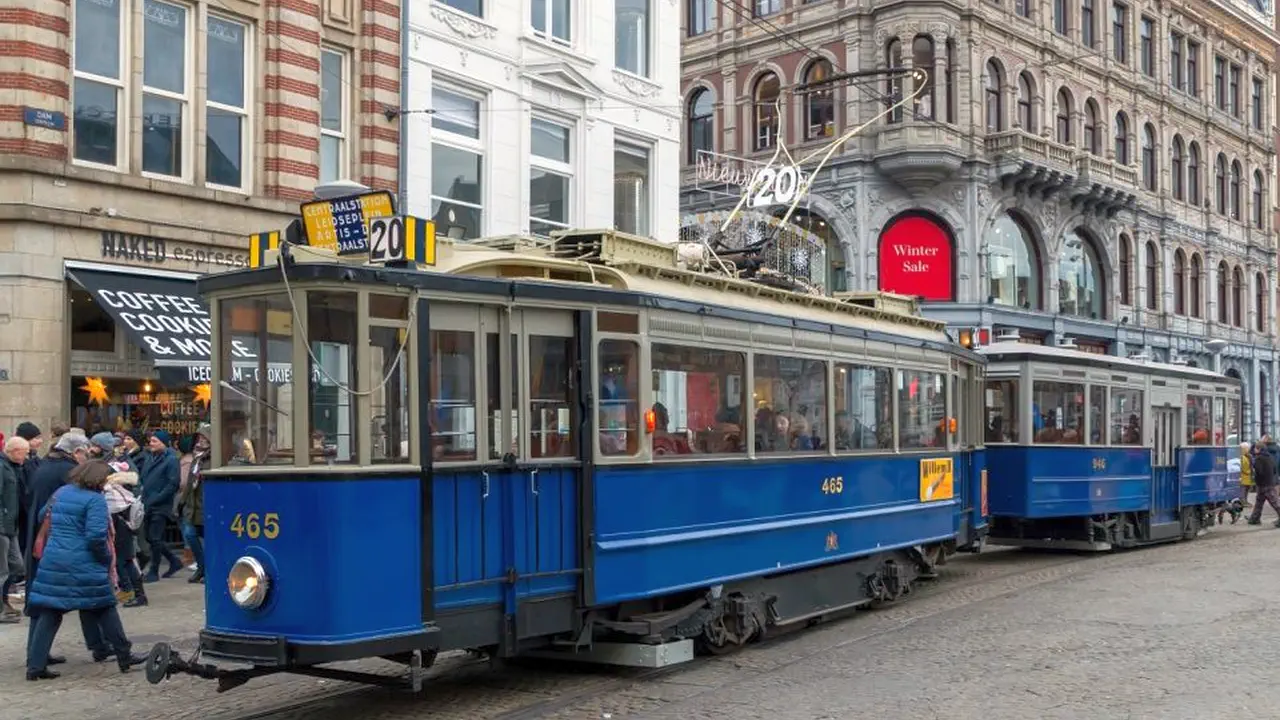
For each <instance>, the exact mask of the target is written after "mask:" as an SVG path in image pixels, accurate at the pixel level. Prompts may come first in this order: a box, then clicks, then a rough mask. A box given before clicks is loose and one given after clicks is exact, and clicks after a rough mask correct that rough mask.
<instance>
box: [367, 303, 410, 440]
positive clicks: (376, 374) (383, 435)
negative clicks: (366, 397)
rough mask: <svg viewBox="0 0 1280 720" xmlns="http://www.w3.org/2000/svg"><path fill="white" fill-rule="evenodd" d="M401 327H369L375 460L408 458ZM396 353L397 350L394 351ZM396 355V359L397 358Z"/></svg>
mask: <svg viewBox="0 0 1280 720" xmlns="http://www.w3.org/2000/svg"><path fill="white" fill-rule="evenodd" d="M406 332H407V331H406V330H405V329H403V328H396V327H377V326H374V327H370V328H369V349H370V357H371V358H372V364H371V365H370V373H371V375H372V377H373V384H374V385H375V386H376V385H377V384H378V383H381V382H382V381H383V379H384V378H385V379H386V383H385V384H383V386H382V387H380V388H375V389H374V391H373V396H372V401H371V404H372V414H373V437H372V444H371V445H370V446H369V449H370V451H371V453H370V459H371V460H372V462H373V463H374V464H380V463H407V462H409V459H410V455H409V351H408V350H407V349H405V350H402V349H401V345H402V344H403V342H404V337H405V333H406ZM397 353H398V354H397ZM397 358H398V360H397Z"/></svg>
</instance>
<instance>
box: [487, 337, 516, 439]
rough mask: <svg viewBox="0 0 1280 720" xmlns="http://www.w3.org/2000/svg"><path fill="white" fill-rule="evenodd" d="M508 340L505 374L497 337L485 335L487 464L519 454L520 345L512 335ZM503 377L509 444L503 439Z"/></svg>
mask: <svg viewBox="0 0 1280 720" xmlns="http://www.w3.org/2000/svg"><path fill="white" fill-rule="evenodd" d="M509 338H510V346H511V362H510V366H509V369H508V370H507V371H506V372H505V373H504V372H503V370H502V355H501V354H500V350H501V345H500V344H499V341H498V333H487V334H486V335H485V354H486V361H485V365H486V367H487V369H488V372H487V373H486V375H485V387H486V388H487V390H488V393H487V394H488V398H489V407H488V411H487V413H486V415H485V417H487V418H488V423H489V459H490V460H500V459H502V458H503V457H505V456H506V455H507V454H508V453H509V454H511V455H513V456H515V455H518V454H519V452H520V443H519V442H518V441H517V438H519V437H520V383H518V382H516V380H515V378H518V377H520V369H519V368H520V343H519V339H518V338H517V336H515V335H511V336H509ZM504 374H505V375H506V376H507V377H508V378H510V379H511V435H510V438H511V440H510V441H509V442H508V441H505V440H503V435H502V376H503V375H504Z"/></svg>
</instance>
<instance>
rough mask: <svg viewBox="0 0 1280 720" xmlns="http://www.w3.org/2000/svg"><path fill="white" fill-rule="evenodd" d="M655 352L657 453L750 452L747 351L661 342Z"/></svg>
mask: <svg viewBox="0 0 1280 720" xmlns="http://www.w3.org/2000/svg"><path fill="white" fill-rule="evenodd" d="M651 352H652V355H653V404H652V406H651V407H650V408H649V409H652V410H653V411H654V415H655V418H656V422H655V427H654V435H653V452H654V455H689V454H693V455H701V454H713V455H723V454H733V453H742V452H746V443H745V438H744V437H743V435H744V433H745V431H746V423H745V418H744V417H743V414H742V413H743V410H744V404H745V400H746V397H745V396H746V387H745V382H744V380H743V378H744V377H745V371H746V364H747V363H746V358H745V357H744V356H743V354H742V353H738V352H729V351H726V350H714V349H710V348H695V347H683V346H679V345H660V344H657V343H655V344H654V345H653V346H652V348H651ZM664 420H665V425H664ZM664 428H665V430H664Z"/></svg>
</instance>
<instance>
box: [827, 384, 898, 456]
mask: <svg viewBox="0 0 1280 720" xmlns="http://www.w3.org/2000/svg"><path fill="white" fill-rule="evenodd" d="M835 391H836V392H835V398H836V427H835V443H836V450H892V449H893V371H892V370H890V369H888V368H878V367H866V366H863V365H844V364H838V365H836V387H835Z"/></svg>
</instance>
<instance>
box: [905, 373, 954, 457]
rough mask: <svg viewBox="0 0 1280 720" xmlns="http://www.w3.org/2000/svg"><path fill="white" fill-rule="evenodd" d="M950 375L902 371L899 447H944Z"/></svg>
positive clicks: (945, 443) (909, 448) (906, 448)
mask: <svg viewBox="0 0 1280 720" xmlns="http://www.w3.org/2000/svg"><path fill="white" fill-rule="evenodd" d="M946 384H947V381H946V378H945V376H943V375H941V374H939V373H932V372H924V371H920V370H900V371H898V447H899V448H900V449H902V450H913V449H921V448H944V447H946V446H947V442H946V433H945V430H946V415H947V405H946V397H947V395H946Z"/></svg>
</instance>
